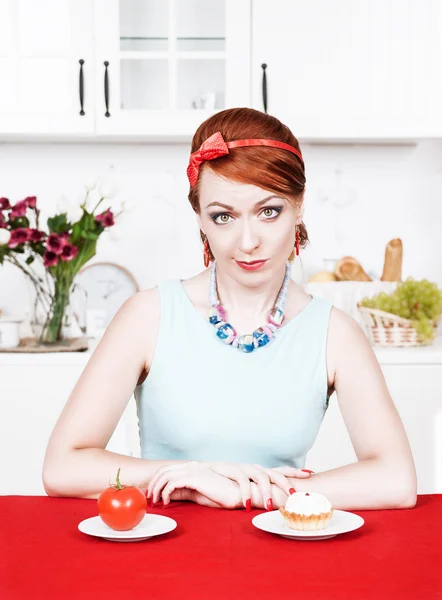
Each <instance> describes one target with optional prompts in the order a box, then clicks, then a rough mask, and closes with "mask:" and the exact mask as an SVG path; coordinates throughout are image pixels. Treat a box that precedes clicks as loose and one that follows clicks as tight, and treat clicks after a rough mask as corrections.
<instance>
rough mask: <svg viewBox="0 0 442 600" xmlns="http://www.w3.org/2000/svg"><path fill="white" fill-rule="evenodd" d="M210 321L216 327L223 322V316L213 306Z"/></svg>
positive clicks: (210, 311)
mask: <svg viewBox="0 0 442 600" xmlns="http://www.w3.org/2000/svg"><path fill="white" fill-rule="evenodd" d="M209 321H210V323H211V324H212V325H216V324H217V323H219V322H220V321H222V319H221V315H220V314H219V311H218V309H217V308H216V307H215V306H212V308H211V309H210V310H209Z"/></svg>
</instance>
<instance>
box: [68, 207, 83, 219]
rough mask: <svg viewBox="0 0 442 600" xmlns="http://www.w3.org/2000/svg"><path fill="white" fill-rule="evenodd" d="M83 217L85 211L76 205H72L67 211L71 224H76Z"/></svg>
mask: <svg viewBox="0 0 442 600" xmlns="http://www.w3.org/2000/svg"><path fill="white" fill-rule="evenodd" d="M82 216H83V210H82V209H81V207H80V206H77V205H76V204H70V205H69V207H68V210H67V220H68V221H69V223H76V222H77V221H79V220H80V219H81V217H82Z"/></svg>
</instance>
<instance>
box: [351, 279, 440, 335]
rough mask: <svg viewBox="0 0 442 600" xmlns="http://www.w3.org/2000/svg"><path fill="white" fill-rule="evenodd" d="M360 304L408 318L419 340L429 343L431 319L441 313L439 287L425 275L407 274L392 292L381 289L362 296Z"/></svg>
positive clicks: (433, 319) (435, 319)
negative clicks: (367, 295) (420, 278)
mask: <svg viewBox="0 0 442 600" xmlns="http://www.w3.org/2000/svg"><path fill="white" fill-rule="evenodd" d="M361 305H362V306H366V307H367V308H377V309H379V310H382V311H384V312H387V313H391V314H394V315H398V316H400V317H403V318H405V319H410V320H411V323H412V326H413V327H414V328H415V329H416V332H417V334H418V339H419V341H420V342H421V343H423V344H427V343H431V341H432V340H433V339H434V337H435V335H436V331H435V328H434V327H433V322H434V321H439V319H440V318H441V315H442V290H441V289H439V287H438V286H437V284H436V283H432V282H431V281H429V280H428V279H422V280H421V281H418V280H415V279H414V278H413V277H407V279H405V281H402V282H400V283H399V284H398V285H397V287H396V289H395V290H394V291H393V292H392V293H391V294H386V293H385V292H380V293H379V294H377V295H376V296H373V297H371V298H368V297H366V298H363V299H362V300H361Z"/></svg>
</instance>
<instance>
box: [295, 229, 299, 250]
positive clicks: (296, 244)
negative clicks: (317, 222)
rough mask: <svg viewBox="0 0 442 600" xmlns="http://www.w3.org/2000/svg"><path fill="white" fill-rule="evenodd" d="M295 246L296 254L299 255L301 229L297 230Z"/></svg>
mask: <svg viewBox="0 0 442 600" xmlns="http://www.w3.org/2000/svg"><path fill="white" fill-rule="evenodd" d="M295 248H296V256H299V229H297V230H296V241H295Z"/></svg>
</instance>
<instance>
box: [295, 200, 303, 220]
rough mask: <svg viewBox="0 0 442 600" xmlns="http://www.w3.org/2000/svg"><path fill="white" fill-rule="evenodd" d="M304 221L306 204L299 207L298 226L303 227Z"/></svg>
mask: <svg viewBox="0 0 442 600" xmlns="http://www.w3.org/2000/svg"><path fill="white" fill-rule="evenodd" d="M303 219H304V202H303V203H302V204H301V206H300V207H299V211H298V215H297V217H296V225H301V223H302V221H303Z"/></svg>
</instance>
